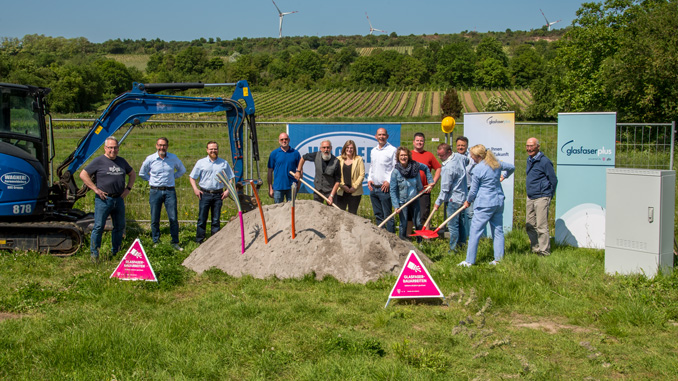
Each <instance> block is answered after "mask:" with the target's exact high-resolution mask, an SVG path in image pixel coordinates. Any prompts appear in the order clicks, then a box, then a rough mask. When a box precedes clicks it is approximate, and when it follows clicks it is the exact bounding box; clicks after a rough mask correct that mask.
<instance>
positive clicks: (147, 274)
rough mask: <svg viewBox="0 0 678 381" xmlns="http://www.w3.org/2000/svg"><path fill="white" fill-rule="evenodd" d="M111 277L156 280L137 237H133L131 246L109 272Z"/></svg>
mask: <svg viewBox="0 0 678 381" xmlns="http://www.w3.org/2000/svg"><path fill="white" fill-rule="evenodd" d="M111 278H119V279H122V280H148V281H152V282H157V281H158V278H156V277H155V272H154V271H153V267H151V262H150V261H149V260H148V257H147V256H146V251H144V247H143V246H142V245H141V241H140V240H139V238H137V239H135V240H134V243H132V246H130V247H129V250H127V253H126V254H125V255H124V256H123V257H122V260H121V261H120V264H119V265H118V267H117V268H116V269H115V271H113V274H111Z"/></svg>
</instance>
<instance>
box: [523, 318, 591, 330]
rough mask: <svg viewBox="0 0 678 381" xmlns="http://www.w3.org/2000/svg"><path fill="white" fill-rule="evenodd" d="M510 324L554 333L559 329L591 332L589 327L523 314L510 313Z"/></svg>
mask: <svg viewBox="0 0 678 381" xmlns="http://www.w3.org/2000/svg"><path fill="white" fill-rule="evenodd" d="M511 325H512V326H514V327H519V328H530V329H538V330H541V331H544V332H546V333H550V334H556V333H558V332H559V331H561V330H564V329H566V330H569V331H572V332H576V333H588V332H591V330H590V329H588V328H584V327H580V326H577V325H571V324H564V323H561V322H557V321H554V320H549V319H544V318H538V317H530V316H524V315H518V314H513V315H511Z"/></svg>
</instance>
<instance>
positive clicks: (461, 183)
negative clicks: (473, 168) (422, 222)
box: [433, 143, 468, 251]
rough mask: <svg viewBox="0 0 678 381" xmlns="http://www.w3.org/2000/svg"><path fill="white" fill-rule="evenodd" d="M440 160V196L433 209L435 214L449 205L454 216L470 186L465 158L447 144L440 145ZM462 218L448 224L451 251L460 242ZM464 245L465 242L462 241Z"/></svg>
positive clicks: (449, 213)
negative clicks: (443, 206)
mask: <svg viewBox="0 0 678 381" xmlns="http://www.w3.org/2000/svg"><path fill="white" fill-rule="evenodd" d="M438 158H439V159H440V162H441V163H442V164H443V166H442V174H441V175H440V194H439V195H438V199H437V200H436V202H435V206H434V207H433V212H434V213H435V212H436V211H437V210H438V208H440V205H442V204H443V203H446V204H447V214H448V215H452V214H454V212H456V211H457V210H458V209H459V208H461V206H462V205H463V204H464V201H466V197H467V195H468V186H467V185H466V169H465V168H464V163H465V160H464V159H465V158H466V157H465V156H463V155H460V154H458V153H453V152H452V147H450V145H449V144H447V143H441V144H440V145H438ZM460 223H461V216H460V215H457V216H456V217H454V218H453V219H452V220H451V221H450V222H448V223H447V229H448V230H449V232H450V251H454V250H455V249H456V248H457V241H458V240H459V237H460V234H459V231H460V229H459V225H460ZM461 242H462V243H464V242H465V241H461Z"/></svg>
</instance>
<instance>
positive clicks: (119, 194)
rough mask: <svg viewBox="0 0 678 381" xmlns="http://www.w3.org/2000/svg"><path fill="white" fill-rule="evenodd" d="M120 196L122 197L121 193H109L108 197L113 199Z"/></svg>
mask: <svg viewBox="0 0 678 381" xmlns="http://www.w3.org/2000/svg"><path fill="white" fill-rule="evenodd" d="M120 196H122V194H121V193H109V194H107V195H106V197H112V198H118V197H120Z"/></svg>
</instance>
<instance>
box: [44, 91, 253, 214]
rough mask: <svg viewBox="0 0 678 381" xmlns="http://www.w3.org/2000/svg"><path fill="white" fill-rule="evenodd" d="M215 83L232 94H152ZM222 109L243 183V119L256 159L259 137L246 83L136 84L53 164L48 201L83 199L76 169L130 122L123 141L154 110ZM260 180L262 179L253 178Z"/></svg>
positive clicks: (60, 203) (63, 204) (61, 204)
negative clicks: (55, 179)
mask: <svg viewBox="0 0 678 381" xmlns="http://www.w3.org/2000/svg"><path fill="white" fill-rule="evenodd" d="M214 86H234V87H235V90H234V92H233V95H232V97H231V98H201V97H188V96H177V95H163V94H155V93H156V92H159V91H162V90H187V89H196V88H204V87H214ZM222 111H224V112H225V113H226V120H227V122H228V136H229V143H230V144H231V155H232V162H233V171H234V173H235V176H236V182H237V183H239V184H243V183H244V174H243V170H244V163H243V161H244V160H243V159H244V149H243V139H244V137H243V122H244V121H245V120H246V119H247V121H248V124H249V126H250V133H251V136H250V139H251V140H252V154H253V157H254V160H255V162H257V163H258V161H259V149H258V141H257V137H256V122H255V108H254V99H253V97H252V93H251V91H250V89H249V85H248V83H247V81H245V80H242V81H238V82H237V83H224V84H204V83H154V84H141V83H134V85H133V88H132V90H131V91H128V92H126V93H124V94H122V95H120V96H118V97H117V98H115V99H114V100H113V101H112V102H111V103H110V104H109V105H108V107H107V108H106V110H104V112H103V113H102V114H101V116H99V118H97V120H96V121H95V122H94V124H93V125H92V127H91V129H90V130H89V132H88V133H87V134H86V135H85V136H84V137H83V138H82V139H81V141H80V143H79V144H78V146H77V148H76V149H75V151H73V153H71V154H70V155H69V156H68V158H67V159H66V160H64V162H63V163H61V164H60V165H59V167H58V168H57V171H56V174H57V176H58V178H59V181H58V183H56V184H55V185H54V186H53V187H52V188H53V189H52V194H51V199H52V202H53V203H54V205H55V207H56V208H57V209H64V208H65V209H70V208H72V207H73V204H74V203H75V201H77V200H78V199H79V198H81V197H83V196H84V195H85V194H86V192H87V187H86V186H83V187H82V188H80V189H78V187H77V186H76V184H75V180H74V176H73V175H74V173H75V171H77V170H78V169H79V168H80V167H81V166H82V165H83V164H84V163H85V162H87V160H89V158H90V157H91V156H92V155H93V154H94V153H95V152H96V151H97V150H98V149H99V148H100V147H101V145H102V144H103V143H104V142H105V141H106V139H107V138H108V137H110V136H112V135H113V134H114V133H116V132H117V131H118V130H119V129H120V128H121V127H123V126H126V125H130V128H129V129H128V130H127V132H126V133H125V135H124V136H123V137H122V138H121V139H120V142H122V141H124V140H125V138H126V137H127V135H128V134H129V133H130V132H131V131H132V129H133V128H134V127H135V126H137V125H140V124H142V123H144V122H146V121H147V120H148V119H150V118H151V117H152V116H154V115H158V114H181V113H207V112H222ZM257 181H258V182H259V183H260V182H261V180H260V179H258V180H257Z"/></svg>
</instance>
